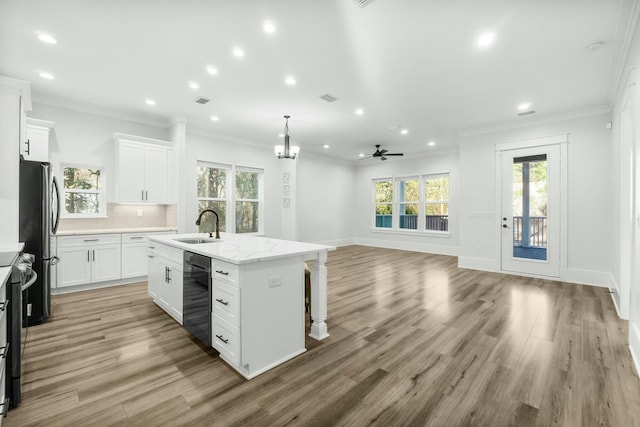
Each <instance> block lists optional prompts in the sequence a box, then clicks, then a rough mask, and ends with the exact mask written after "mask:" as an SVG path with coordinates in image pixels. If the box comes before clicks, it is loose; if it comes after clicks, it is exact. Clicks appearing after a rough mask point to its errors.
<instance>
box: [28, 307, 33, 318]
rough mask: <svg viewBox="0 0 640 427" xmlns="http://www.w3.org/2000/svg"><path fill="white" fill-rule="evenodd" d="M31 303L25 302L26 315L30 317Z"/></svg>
mask: <svg viewBox="0 0 640 427" xmlns="http://www.w3.org/2000/svg"><path fill="white" fill-rule="evenodd" d="M32 307H33V306H32V305H31V304H27V317H31V309H32Z"/></svg>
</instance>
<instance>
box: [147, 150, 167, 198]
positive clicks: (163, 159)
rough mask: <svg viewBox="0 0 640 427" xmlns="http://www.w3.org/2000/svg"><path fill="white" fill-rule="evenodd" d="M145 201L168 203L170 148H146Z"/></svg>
mask: <svg viewBox="0 0 640 427" xmlns="http://www.w3.org/2000/svg"><path fill="white" fill-rule="evenodd" d="M144 171H145V179H144V182H145V202H148V203H167V201H168V195H169V192H168V188H167V187H168V185H169V150H168V149H166V148H164V147H159V148H156V147H148V148H146V149H145V161H144Z"/></svg>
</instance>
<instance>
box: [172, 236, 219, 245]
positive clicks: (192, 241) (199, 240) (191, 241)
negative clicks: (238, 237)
mask: <svg viewBox="0 0 640 427" xmlns="http://www.w3.org/2000/svg"><path fill="white" fill-rule="evenodd" d="M173 240H175V241H176V242H180V243H188V244H190V245H198V244H202V243H218V242H221V240H220V239H212V238H206V237H189V238H186V239H173Z"/></svg>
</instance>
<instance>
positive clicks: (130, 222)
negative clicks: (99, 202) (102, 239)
mask: <svg viewBox="0 0 640 427" xmlns="http://www.w3.org/2000/svg"><path fill="white" fill-rule="evenodd" d="M176 208H177V206H176V205H120V204H117V203H108V204H107V215H108V217H107V218H61V219H60V225H59V226H58V230H59V231H78V230H97V229H100V230H103V229H110V228H113V229H121V228H147V227H176V224H177V209H176ZM138 211H141V212H142V216H138Z"/></svg>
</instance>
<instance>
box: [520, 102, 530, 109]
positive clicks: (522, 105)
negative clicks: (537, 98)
mask: <svg viewBox="0 0 640 427" xmlns="http://www.w3.org/2000/svg"><path fill="white" fill-rule="evenodd" d="M529 108H531V103H530V102H523V103H522V104H520V105H518V110H520V111H525V110H528V109H529Z"/></svg>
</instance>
